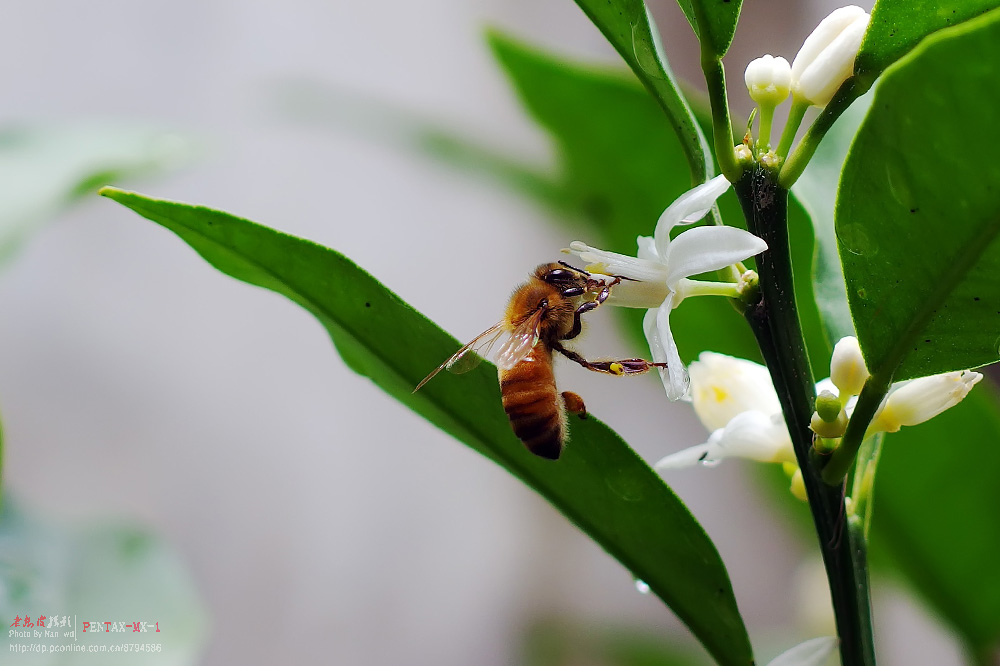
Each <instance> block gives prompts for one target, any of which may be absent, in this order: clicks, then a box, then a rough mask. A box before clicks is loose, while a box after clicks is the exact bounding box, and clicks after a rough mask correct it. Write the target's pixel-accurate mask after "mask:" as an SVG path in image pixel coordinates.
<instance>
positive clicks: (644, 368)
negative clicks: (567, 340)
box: [552, 341, 667, 377]
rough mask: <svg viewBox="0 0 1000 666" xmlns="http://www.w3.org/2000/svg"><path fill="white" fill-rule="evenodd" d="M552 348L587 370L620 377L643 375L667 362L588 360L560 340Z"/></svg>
mask: <svg viewBox="0 0 1000 666" xmlns="http://www.w3.org/2000/svg"><path fill="white" fill-rule="evenodd" d="M552 349H554V350H555V351H557V352H559V353H560V354H562V355H563V356H565V357H566V358H568V359H569V360H571V361H573V362H574V363H579V364H580V365H582V366H583V367H585V368H587V370H593V371H594V372H603V373H605V374H608V375H616V376H618V377H621V376H624V375H641V374H644V373H646V372H649V371H650V370H652V369H653V368H665V367H667V364H666V363H654V362H653V361H647V360H645V359H642V358H626V359H622V360H619V361H588V360H587V359H585V358H584V357H582V356H580V355H579V354H577V353H576V352H575V351H573V350H571V349H566V348H565V347H563V346H562V345H561V344H559V343H558V342H555V341H553V342H552Z"/></svg>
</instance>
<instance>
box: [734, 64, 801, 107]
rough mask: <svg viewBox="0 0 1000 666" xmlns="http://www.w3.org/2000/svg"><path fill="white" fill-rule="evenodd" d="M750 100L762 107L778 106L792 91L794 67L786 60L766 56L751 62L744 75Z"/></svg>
mask: <svg viewBox="0 0 1000 666" xmlns="http://www.w3.org/2000/svg"><path fill="white" fill-rule="evenodd" d="M743 80H744V81H746V84H747V90H748V91H749V92H750V98H751V99H753V101H755V102H757V103H758V104H760V105H764V106H772V107H773V106H777V105H778V104H781V103H782V102H784V101H785V98H786V97H788V93H789V91H790V90H791V89H792V67H791V65H789V64H788V61H787V60H785V59H784V58H781V57H778V58H775V57H774V56H772V55H765V56H761V57H760V58H757V59H756V60H752V61H750V64H749V65H747V70H746V72H745V73H744V74H743Z"/></svg>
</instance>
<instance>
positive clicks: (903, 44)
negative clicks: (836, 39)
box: [854, 0, 1000, 92]
mask: <svg viewBox="0 0 1000 666" xmlns="http://www.w3.org/2000/svg"><path fill="white" fill-rule="evenodd" d="M998 6H1000V3H998V2H997V0H878V1H877V2H876V3H875V7H874V9H872V20H871V24H870V25H869V27H868V32H867V33H866V34H865V40H864V42H863V43H862V44H861V50H860V51H859V52H858V57H857V60H855V65H854V71H855V74H856V76H857V77H858V79H859V80H860V81H861V82H862V83H863V85H862V87H861V90H860V92H865V91H867V90H868V88H870V87H871V84H872V83H873V82H874V81H875V79H876V77H878V76H879V75H880V74H881V73H882V72H884V71H885V70H886V68H888V67H889V66H890V65H891V64H892V63H894V62H896V61H897V60H899V59H900V58H902V57H903V56H905V55H906V54H907V53H909V52H910V50H911V49H913V48H914V47H915V46H916V45H917V44H919V43H920V40H922V39H923V38H924V37H927V36H928V35H930V34H931V33H933V32H935V31H937V30H941V29H942V28H947V27H949V26H953V25H958V24H959V23H961V22H963V21H967V20H969V19H972V18H975V17H976V16H979V15H981V14H984V13H986V12H988V11H989V10H991V9H994V8H995V7H998Z"/></svg>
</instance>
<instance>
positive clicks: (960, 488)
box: [872, 382, 1000, 663]
mask: <svg viewBox="0 0 1000 666" xmlns="http://www.w3.org/2000/svg"><path fill="white" fill-rule="evenodd" d="M997 441H1000V400H998V398H997V394H996V392H995V389H994V387H993V386H992V385H991V384H989V383H987V382H983V383H981V384H980V385H979V386H977V387H976V388H975V389H973V391H972V392H971V393H970V394H969V395H968V396H967V397H966V398H965V400H964V401H963V402H962V403H961V404H960V405H958V406H957V407H954V408H952V409H949V410H948V411H946V412H944V413H943V414H941V415H940V416H937V417H935V418H934V419H932V420H930V421H928V422H927V423H924V424H921V425H919V426H914V427H912V428H903V429H902V430H901V431H900V432H899V433H895V434H891V435H887V437H886V443H885V445H884V447H883V449H882V460H881V462H880V464H879V472H878V478H877V480H876V485H875V516H874V520H873V528H872V545H873V547H874V548H875V551H876V552H875V555H879V554H888V555H889V556H890V561H891V564H892V565H893V567H894V568H895V569H897V570H898V571H899V572H900V573H902V574H903V575H904V576H905V577H906V578H907V579H908V581H909V583H910V584H911V585H912V586H913V587H914V588H915V590H916V591H917V593H918V594H919V595H921V596H922V597H923V598H924V599H925V600H926V601H927V602H928V603H929V604H930V605H931V607H932V608H933V609H934V610H935V611H936V612H937V614H938V615H940V616H941V617H942V618H944V619H945V620H946V621H947V622H948V624H950V625H951V626H952V627H953V628H954V630H955V631H956V633H958V635H959V636H961V637H962V638H963V639H964V641H965V642H966V644H967V645H968V646H969V647H970V648H971V651H972V652H973V653H980V654H985V653H986V652H987V651H988V650H990V649H995V648H996V647H997V645H998V644H1000V567H997V564H996V563H997V553H998V552H1000V521H998V520H997V507H1000V484H998V483H997V471H998V470H1000V448H998V447H997V446H995V444H996V442H997ZM880 563H881V562H880V560H879V559H878V558H877V557H876V562H875V564H876V571H877V570H878V569H879V564H880ZM977 663H990V662H989V661H988V660H983V661H979V662H977Z"/></svg>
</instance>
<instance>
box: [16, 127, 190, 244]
mask: <svg viewBox="0 0 1000 666" xmlns="http://www.w3.org/2000/svg"><path fill="white" fill-rule="evenodd" d="M191 152H192V148H191V146H190V145H189V144H188V142H187V141H185V140H184V139H182V138H181V137H179V136H177V135H175V134H169V133H166V132H163V131H158V130H152V129H149V128H144V127H128V126H124V127H123V126H121V124H117V125H111V124H93V125H89V126H86V125H84V126H65V127H32V126H26V127H7V128H5V129H0V183H2V184H3V185H2V186H0V262H2V261H4V260H6V259H8V258H9V257H10V256H11V254H12V253H13V251H14V250H15V249H16V248H17V246H18V245H19V244H20V243H21V242H22V240H23V239H24V237H25V236H26V235H27V234H28V233H29V232H30V231H31V229H32V227H33V226H34V225H36V224H38V223H40V222H42V221H44V220H46V219H48V218H50V217H52V216H53V215H55V214H56V213H58V212H59V211H61V210H62V209H63V208H64V207H65V206H66V205H68V204H69V203H70V202H72V201H73V200H75V199H76V198H78V197H80V196H81V195H83V194H88V193H92V192H93V191H96V190H97V188H98V187H99V186H101V185H106V184H108V183H110V182H113V181H115V180H118V179H120V178H122V177H124V176H126V175H128V176H132V175H142V174H147V173H154V172H156V171H159V170H162V169H165V168H170V167H175V166H177V165H178V164H179V163H182V162H184V161H186V160H187V159H188V158H189V157H190V155H191Z"/></svg>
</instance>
